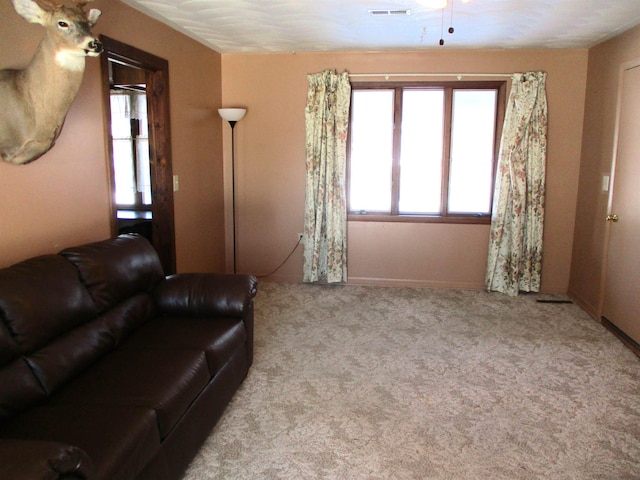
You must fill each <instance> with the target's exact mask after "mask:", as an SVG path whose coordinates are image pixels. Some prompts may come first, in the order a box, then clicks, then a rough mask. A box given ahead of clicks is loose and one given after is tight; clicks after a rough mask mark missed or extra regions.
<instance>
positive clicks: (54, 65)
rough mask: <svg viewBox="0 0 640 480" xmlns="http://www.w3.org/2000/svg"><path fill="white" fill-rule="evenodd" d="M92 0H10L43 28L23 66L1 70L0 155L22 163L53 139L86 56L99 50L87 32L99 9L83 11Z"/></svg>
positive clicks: (76, 87)
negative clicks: (69, 0) (64, 0)
mask: <svg viewBox="0 0 640 480" xmlns="http://www.w3.org/2000/svg"><path fill="white" fill-rule="evenodd" d="M90 1H91V0H79V1H75V4H74V5H73V6H64V5H60V4H57V3H53V2H52V1H51V0H40V4H38V3H36V2H35V1H34V0H11V3H13V7H14V8H15V10H16V12H18V13H19V14H20V15H21V16H22V17H23V18H24V19H26V20H27V21H29V22H31V23H38V24H40V25H42V26H43V27H45V29H46V34H45V36H44V38H43V39H42V42H40V45H39V46H38V49H37V50H36V52H35V54H34V56H33V59H32V60H31V63H30V64H29V65H28V66H27V68H25V69H24V70H9V69H7V70H0V156H1V157H2V160H4V161H6V162H12V163H16V164H24V163H28V162H31V161H33V160H35V159H37V158H39V157H40V156H42V155H43V154H44V153H46V152H47V151H49V149H51V147H53V144H54V143H55V141H56V139H57V138H58V135H60V131H61V130H62V125H63V124H64V119H65V117H66V115H67V111H68V110H69V107H70V106H71V102H73V99H74V98H75V96H76V94H77V93H78V90H79V88H80V84H81V83H82V76H83V74H84V67H85V57H86V56H87V55H88V56H91V57H95V56H98V55H100V52H102V44H101V43H100V42H99V41H98V39H97V38H96V37H95V36H94V35H93V34H92V33H91V27H93V26H94V25H95V23H96V21H97V20H98V17H99V16H100V10H96V9H91V10H90V11H89V13H85V12H84V10H83V7H84V6H85V5H86V4H87V3H88V2H90Z"/></svg>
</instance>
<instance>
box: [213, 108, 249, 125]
mask: <svg viewBox="0 0 640 480" xmlns="http://www.w3.org/2000/svg"><path fill="white" fill-rule="evenodd" d="M218 113H219V114H220V116H221V117H222V118H224V119H225V120H226V121H227V122H237V121H238V120H242V119H243V118H244V116H245V114H246V113H247V109H246V108H219V109H218Z"/></svg>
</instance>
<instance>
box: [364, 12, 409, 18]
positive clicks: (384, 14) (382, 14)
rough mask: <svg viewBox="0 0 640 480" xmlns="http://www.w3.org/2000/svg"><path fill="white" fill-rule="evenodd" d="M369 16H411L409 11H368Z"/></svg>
mask: <svg viewBox="0 0 640 480" xmlns="http://www.w3.org/2000/svg"><path fill="white" fill-rule="evenodd" d="M369 15H371V16H374V17H378V16H382V17H386V16H390V15H411V10H369Z"/></svg>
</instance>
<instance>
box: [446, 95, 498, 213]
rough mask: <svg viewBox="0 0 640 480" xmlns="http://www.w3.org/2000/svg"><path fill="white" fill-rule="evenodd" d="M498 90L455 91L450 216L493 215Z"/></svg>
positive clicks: (450, 176)
mask: <svg viewBox="0 0 640 480" xmlns="http://www.w3.org/2000/svg"><path fill="white" fill-rule="evenodd" d="M496 96H497V92H496V91H495V90H454V92H453V119H452V129H451V164H450V173H449V212H451V213H491V183H492V182H491V180H492V179H491V175H492V173H493V155H494V138H495V118H496V117H495V116H496Z"/></svg>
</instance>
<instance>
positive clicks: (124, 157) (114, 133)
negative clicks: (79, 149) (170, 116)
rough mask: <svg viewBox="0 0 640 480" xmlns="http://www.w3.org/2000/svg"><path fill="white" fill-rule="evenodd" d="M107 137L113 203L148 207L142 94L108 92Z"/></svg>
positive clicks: (148, 173)
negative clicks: (109, 105)
mask: <svg viewBox="0 0 640 480" xmlns="http://www.w3.org/2000/svg"><path fill="white" fill-rule="evenodd" d="M111 137H112V141H113V170H114V176H115V201H116V204H117V205H118V206H125V207H139V208H142V209H144V207H149V206H150V205H151V169H150V167H149V128H148V121H147V96H146V94H145V93H144V92H136V91H127V90H111Z"/></svg>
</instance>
